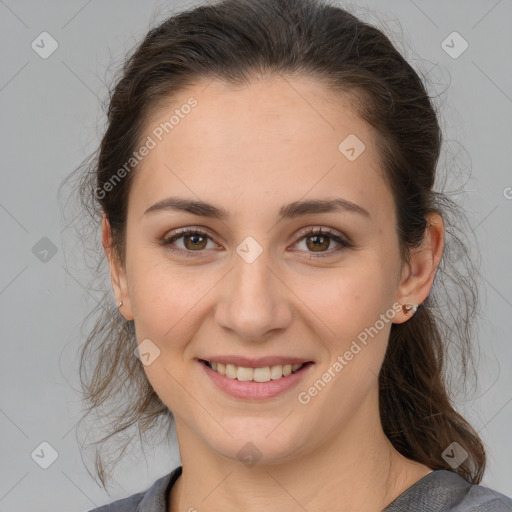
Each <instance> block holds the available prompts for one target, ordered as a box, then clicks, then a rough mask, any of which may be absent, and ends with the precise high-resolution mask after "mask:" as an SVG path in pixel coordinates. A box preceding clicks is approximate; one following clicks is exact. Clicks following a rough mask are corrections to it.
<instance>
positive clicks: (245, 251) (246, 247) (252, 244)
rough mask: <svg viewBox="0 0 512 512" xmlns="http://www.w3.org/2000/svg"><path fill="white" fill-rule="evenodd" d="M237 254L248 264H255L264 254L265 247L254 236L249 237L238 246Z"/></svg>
mask: <svg viewBox="0 0 512 512" xmlns="http://www.w3.org/2000/svg"><path fill="white" fill-rule="evenodd" d="M236 252H237V253H238V255H239V256H240V257H241V258H242V259H243V260H244V261H245V262H246V263H253V262H254V261H256V259H257V258H258V257H259V255H260V254H261V253H262V252H263V247H261V245H260V244H259V243H258V242H256V240H255V239H254V238H253V237H252V236H248V237H247V238H245V239H244V240H243V241H242V243H240V244H239V245H238V247H237V248H236Z"/></svg>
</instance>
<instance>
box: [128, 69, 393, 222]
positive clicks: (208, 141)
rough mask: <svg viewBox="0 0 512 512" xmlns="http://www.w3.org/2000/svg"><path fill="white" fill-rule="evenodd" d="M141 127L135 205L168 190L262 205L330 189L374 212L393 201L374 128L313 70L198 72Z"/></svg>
mask: <svg viewBox="0 0 512 512" xmlns="http://www.w3.org/2000/svg"><path fill="white" fill-rule="evenodd" d="M192 105H193V106H192ZM147 137H150V138H151V140H152V141H153V144H152V145H153V146H154V147H153V148H152V149H151V150H150V151H149V153H148V154H147V156H145V157H144V158H143V160H142V161H141V162H140V164H139V166H138V167H137V170H136V172H135V176H134V181H133V183H132V191H131V192H130V202H131V204H132V206H134V207H136V208H137V210H138V211H139V210H140V209H141V208H143V207H144V206H145V207H147V206H149V204H148V202H150V201H152V202H155V201H157V200H159V199H162V198H163V197H165V196H166V195H187V196H189V197H193V196H196V197H198V198H201V199H205V200H207V199H209V198H212V197H214V198H215V199H216V201H215V202H217V203H221V204H226V205H232V206H236V207H243V206H244V205H245V206H249V205H251V206H255V205H256V204H258V205H260V207H261V208H260V209H262V208H263V205H266V206H268V207H269V208H274V207H273V206H272V205H273V203H276V205H279V206H280V205H281V204H282V203H284V202H291V201H296V200H298V199H300V198H302V197H304V196H305V195H309V196H311V197H313V196H314V197H325V196H326V194H327V195H331V196H332V195H333V194H336V195H341V196H343V197H344V198H345V199H347V200H349V201H353V202H355V203H360V202H363V203H365V204H366V205H367V206H368V208H367V209H373V211H374V213H375V214H376V215H378V214H380V213H386V212H387V213H389V208H390V206H392V203H390V201H391V194H390V193H389V191H388V190H387V187H386V185H385V183H384V180H383V179H382V176H381V175H382V170H381V168H380V159H379V156H378V154H377V150H376V145H375V139H374V138H375V134H374V133H372V130H371V128H370V127H369V126H368V125H367V124H366V123H365V122H364V121H363V120H362V119H361V118H359V117H358V116H357V114H356V113H355V111H354V109H353V108H352V107H351V102H350V99H349V97H348V96H344V95H342V94H336V95H335V94H334V93H333V92H331V91H330V90H329V89H328V88H327V87H326V86H325V85H323V84H321V83H319V82H318V81H315V80H313V79H311V78H307V77H300V78H297V77H294V78H291V77H288V78H285V77H274V78H272V79H255V80H254V81H252V82H250V83H249V84H248V85H245V86H243V87H242V86H237V87H235V86H233V85H231V84H228V83H225V82H221V81H218V80H214V81H202V82H198V83H196V84H195V85H193V86H190V87H188V88H186V89H183V90H181V91H180V92H179V93H178V94H176V95H174V96H173V98H172V100H169V101H168V102H167V103H165V104H160V106H159V108H158V109H156V110H154V111H153V113H152V115H151V118H150V120H149V121H148V122H147V125H146V129H145V132H144V134H143V137H142V140H143V141H144V140H148V139H147ZM347 150H348V152H347ZM354 156H355V158H354ZM235 198H236V205H235V204H234V203H235ZM372 202H373V203H374V204H373V205H372ZM365 207H366V206H365ZM228 209H231V207H230V206H229V207H228ZM379 209H380V210H381V211H379ZM235 213H236V212H235ZM372 216H373V215H372Z"/></svg>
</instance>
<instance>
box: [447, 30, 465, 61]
mask: <svg viewBox="0 0 512 512" xmlns="http://www.w3.org/2000/svg"><path fill="white" fill-rule="evenodd" d="M468 46H469V44H468V42H467V41H466V40H465V39H464V38H463V37H462V36H461V35H460V34H459V33H458V32H452V33H451V34H450V35H449V36H448V37H447V38H446V39H445V40H444V41H443V42H442V43H441V48H442V49H443V50H444V51H445V52H446V53H447V54H448V55H449V56H450V57H451V58H452V59H458V58H459V57H460V56H461V55H462V54H463V53H464V52H465V51H466V50H467V49H468Z"/></svg>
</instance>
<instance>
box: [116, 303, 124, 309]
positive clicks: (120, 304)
mask: <svg viewBox="0 0 512 512" xmlns="http://www.w3.org/2000/svg"><path fill="white" fill-rule="evenodd" d="M122 305H123V301H121V302H120V303H119V304H118V305H117V308H118V309H119V308H120V307H121V306H122Z"/></svg>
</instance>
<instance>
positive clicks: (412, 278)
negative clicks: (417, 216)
mask: <svg viewBox="0 0 512 512" xmlns="http://www.w3.org/2000/svg"><path fill="white" fill-rule="evenodd" d="M443 250H444V222H443V219H442V217H441V216H440V215H439V214H437V213H431V214H429V215H428V216H427V227H426V229H425V236H424V240H423V242H422V244H421V245H420V246H419V247H417V248H414V249H411V255H410V261H409V262H408V263H406V264H404V266H403V268H402V275H401V278H400V284H399V287H398V290H397V298H396V300H397V302H399V303H400V304H402V305H405V304H412V305H419V304H421V303H422V302H423V301H424V300H425V299H426V298H427V297H428V294H429V293H430V290H431V288H432V285H433V283H434V277H435V275H436V271H437V268H438V266H439V262H440V261H441V257H442V256H443ZM412 314H413V313H412V312H408V313H405V312H402V311H401V312H399V313H398V314H397V315H396V317H395V319H394V321H393V323H395V324H401V323H403V322H405V321H407V320H408V319H409V318H411V316H412Z"/></svg>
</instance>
